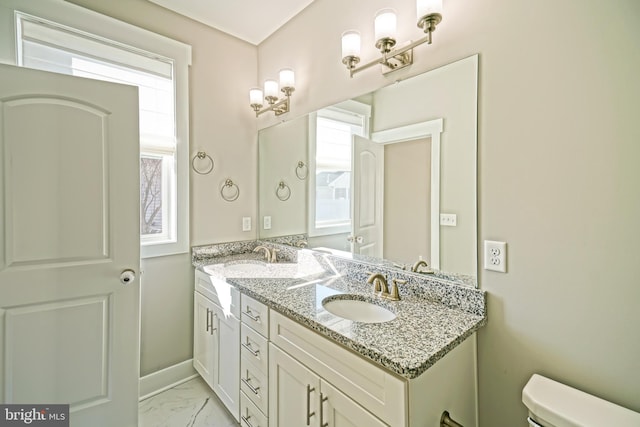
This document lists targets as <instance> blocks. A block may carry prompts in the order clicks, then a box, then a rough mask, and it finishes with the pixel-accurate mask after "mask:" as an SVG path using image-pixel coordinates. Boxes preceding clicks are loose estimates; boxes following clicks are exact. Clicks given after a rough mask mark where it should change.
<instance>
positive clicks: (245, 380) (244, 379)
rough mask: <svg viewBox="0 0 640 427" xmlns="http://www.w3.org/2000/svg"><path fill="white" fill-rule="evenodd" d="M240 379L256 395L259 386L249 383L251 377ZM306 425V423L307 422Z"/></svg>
mask: <svg viewBox="0 0 640 427" xmlns="http://www.w3.org/2000/svg"><path fill="white" fill-rule="evenodd" d="M240 379H241V380H242V382H243V383H244V385H246V386H247V387H249V390H251V392H252V393H253V394H255V395H256V396H257V395H258V393H260V392H259V390H260V387H254V386H252V385H251V384H249V381H251V378H240ZM307 425H308V424H307Z"/></svg>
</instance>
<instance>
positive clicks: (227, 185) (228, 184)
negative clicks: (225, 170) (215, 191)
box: [220, 178, 240, 202]
mask: <svg viewBox="0 0 640 427" xmlns="http://www.w3.org/2000/svg"><path fill="white" fill-rule="evenodd" d="M233 187H235V188H236V190H235V193H233V194H230V195H229V194H225V191H224V190H225V189H226V188H233ZM220 195H221V196H222V198H223V199H225V200H226V201H227V202H233V201H234V200H237V199H238V197H240V187H238V184H236V183H234V182H233V181H231V179H228V178H227V179H226V180H225V181H224V184H222V187H221V188H220Z"/></svg>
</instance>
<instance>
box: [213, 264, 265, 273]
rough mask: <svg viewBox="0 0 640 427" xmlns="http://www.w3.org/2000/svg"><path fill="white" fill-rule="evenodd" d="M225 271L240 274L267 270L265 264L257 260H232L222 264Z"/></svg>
mask: <svg viewBox="0 0 640 427" xmlns="http://www.w3.org/2000/svg"><path fill="white" fill-rule="evenodd" d="M224 270H225V271H226V272H233V273H241V274H259V273H264V272H266V271H267V270H268V268H267V266H266V265H265V264H262V263H259V262H234V263H229V264H225V265H224Z"/></svg>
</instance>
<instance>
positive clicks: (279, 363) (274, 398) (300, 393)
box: [269, 344, 366, 427]
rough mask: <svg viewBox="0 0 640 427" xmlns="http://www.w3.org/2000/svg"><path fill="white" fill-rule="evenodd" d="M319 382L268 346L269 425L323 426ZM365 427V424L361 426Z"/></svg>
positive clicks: (288, 358)
mask: <svg viewBox="0 0 640 427" xmlns="http://www.w3.org/2000/svg"><path fill="white" fill-rule="evenodd" d="M319 402H320V379H319V378H318V376H317V375H315V374H314V373H313V372H311V371H310V370H309V369H307V368H305V367H304V366H303V365H301V364H300V363H299V362H298V361H296V360H295V359H293V358H292V357H291V356H289V355H288V354H286V353H284V352H283V351H282V350H280V349H279V348H278V347H276V346H274V345H273V344H270V345H269V425H270V426H271V427H291V426H296V427H302V426H318V425H320V405H319ZM363 425H366V424H362V425H361V427H362V426H363Z"/></svg>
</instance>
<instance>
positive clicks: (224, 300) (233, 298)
mask: <svg viewBox="0 0 640 427" xmlns="http://www.w3.org/2000/svg"><path fill="white" fill-rule="evenodd" d="M195 288H196V291H198V292H200V293H201V294H202V295H204V296H206V297H207V298H209V299H210V300H211V301H213V302H214V303H215V304H217V305H219V306H220V307H221V308H222V310H223V311H224V312H225V313H231V314H233V315H234V316H236V318H238V319H239V318H240V291H239V290H238V289H236V288H235V287H234V286H232V285H230V284H228V283H227V282H226V281H224V280H223V279H219V278H217V277H213V276H210V275H208V274H206V273H203V272H202V271H200V270H196V283H195Z"/></svg>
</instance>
